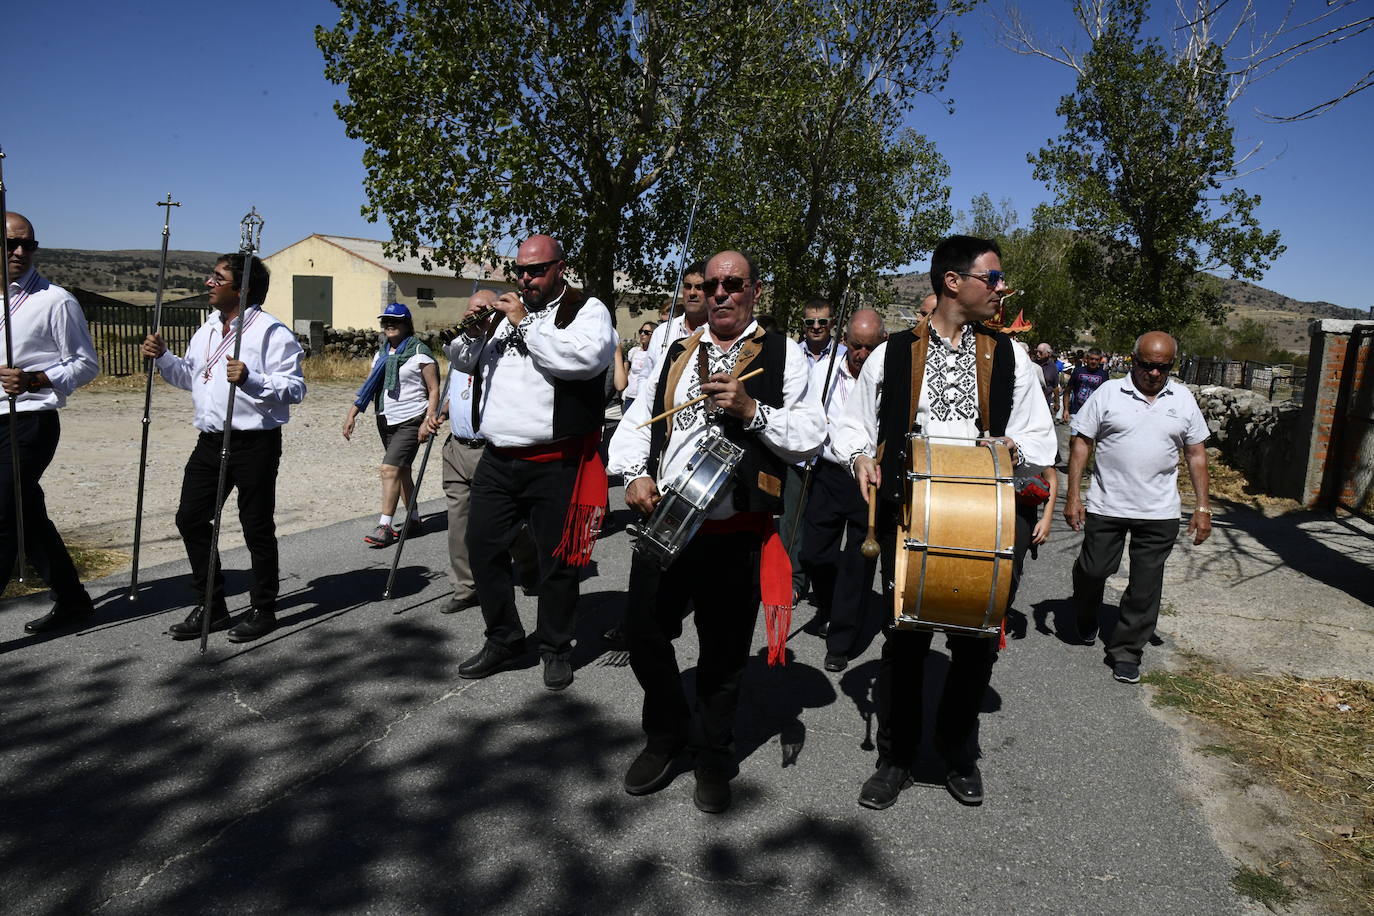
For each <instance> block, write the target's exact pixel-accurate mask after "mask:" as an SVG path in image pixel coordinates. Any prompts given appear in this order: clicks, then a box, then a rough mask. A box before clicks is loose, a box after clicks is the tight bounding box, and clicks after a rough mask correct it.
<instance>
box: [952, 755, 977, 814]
mask: <svg viewBox="0 0 1374 916" xmlns="http://www.w3.org/2000/svg"><path fill="white" fill-rule="evenodd" d="M945 788H946V789H949V794H950V795H953V796H954V797H955V798H956V799H958V800H959V802H960V803H961V804H965V805H981V804H982V803H983V774H982V773H980V772H978V766H977V765H976V764H969V765H968V766H966V767H956V768H954V769H952V770H950V771H949V773H948V774H947V775H946V776H945Z"/></svg>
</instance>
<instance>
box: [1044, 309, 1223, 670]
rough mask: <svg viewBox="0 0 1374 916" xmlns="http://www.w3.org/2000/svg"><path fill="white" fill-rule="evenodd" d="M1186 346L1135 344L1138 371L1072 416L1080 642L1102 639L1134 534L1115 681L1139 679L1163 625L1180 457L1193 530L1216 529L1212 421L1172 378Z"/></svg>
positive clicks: (1068, 504)
mask: <svg viewBox="0 0 1374 916" xmlns="http://www.w3.org/2000/svg"><path fill="white" fill-rule="evenodd" d="M1177 352H1178V344H1177V343H1176V342H1175V341H1174V339H1173V337H1171V336H1169V335H1168V334H1165V333H1164V332H1163V331H1151V332H1150V333H1148V334H1143V335H1141V337H1140V338H1139V339H1138V340H1137V341H1136V342H1135V350H1134V351H1133V358H1132V363H1131V371H1130V374H1129V375H1127V376H1126V377H1125V378H1123V379H1117V380H1114V381H1108V382H1106V383H1105V384H1103V385H1102V386H1101V387H1100V388H1098V389H1097V391H1095V392H1094V393H1093V395H1092V397H1090V398H1088V401H1087V403H1085V404H1084V405H1083V407H1082V409H1080V410H1079V411H1078V413H1076V414H1075V415H1074V418H1073V427H1072V429H1071V432H1072V434H1073V440H1072V441H1073V445H1072V447H1071V451H1070V453H1069V484H1068V495H1067V497H1066V499H1065V500H1064V518H1065V520H1066V521H1068V523H1069V525H1070V527H1072V528H1073V529H1074V530H1075V531H1078V530H1082V531H1083V544H1082V547H1081V548H1080V549H1079V554H1078V560H1077V562H1075V563H1074V565H1073V600H1074V605H1075V607H1076V610H1077V623H1078V631H1079V636H1080V637H1081V638H1082V641H1083V642H1084V643H1085V644H1087V645H1093V644H1094V643H1095V642H1096V641H1097V617H1098V612H1099V611H1100V610H1101V607H1102V592H1103V587H1104V585H1105V583H1106V580H1107V577H1108V576H1111V575H1113V574H1114V573H1115V572H1116V570H1117V567H1118V566H1119V565H1120V563H1121V553H1122V550H1123V549H1124V548H1125V545H1126V540H1127V538H1128V537H1129V539H1130V542H1131V571H1130V579H1129V582H1128V583H1127V585H1126V591H1125V592H1124V593H1123V594H1122V596H1121V602H1120V606H1121V612H1120V616H1119V617H1118V619H1117V624H1116V627H1115V628H1114V629H1113V630H1112V636H1111V639H1110V641H1108V642H1107V645H1106V652H1107V663H1108V664H1110V665H1111V666H1112V677H1114V678H1115V679H1116V680H1117V681H1119V682H1121V683H1123V684H1137V683H1139V682H1140V659H1141V657H1142V655H1143V654H1144V651H1145V644H1146V643H1147V642H1149V640H1150V637H1151V636H1153V635H1154V632H1155V624H1156V623H1157V622H1158V621H1159V602H1160V597H1161V594H1162V592H1163V588H1164V563H1165V561H1166V560H1168V559H1169V554H1170V552H1171V551H1172V550H1173V549H1174V541H1175V540H1176V539H1177V538H1178V520H1179V508H1180V504H1179V494H1178V456H1179V453H1182V454H1183V456H1184V459H1185V460H1186V461H1187V462H1188V476H1189V478H1190V479H1191V480H1192V483H1193V492H1194V493H1196V494H1197V507H1196V508H1195V509H1194V510H1193V514H1192V517H1191V518H1190V519H1189V520H1188V534H1189V535H1190V536H1192V538H1193V543H1194V544H1201V543H1202V542H1203V541H1205V540H1207V536H1208V535H1209V534H1211V533H1212V510H1211V508H1210V506H1209V505H1208V496H1207V487H1208V477H1207V448H1206V442H1207V435H1208V429H1207V421H1206V420H1205V419H1203V416H1202V411H1201V410H1199V409H1198V406H1197V401H1196V400H1195V399H1194V398H1193V394H1192V392H1191V391H1189V390H1188V389H1187V388H1186V387H1184V386H1183V385H1181V384H1179V383H1177V382H1173V381H1171V380H1170V379H1169V372H1170V370H1171V369H1173V366H1174V357H1175V355H1176V354H1177ZM1094 452H1096V453H1097V462H1096V466H1095V467H1094V468H1093V477H1092V484H1091V485H1090V487H1089V488H1088V496H1087V500H1086V501H1085V500H1084V499H1083V498H1082V497H1081V496H1080V495H1079V486H1080V483H1081V482H1082V480H1083V472H1084V470H1085V469H1086V468H1087V465H1088V457H1089V456H1090V455H1092V454H1093V453H1094Z"/></svg>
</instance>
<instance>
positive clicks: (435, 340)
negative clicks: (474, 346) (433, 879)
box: [296, 328, 442, 360]
mask: <svg viewBox="0 0 1374 916" xmlns="http://www.w3.org/2000/svg"><path fill="white" fill-rule="evenodd" d="M415 336H416V337H418V338H420V340H422V341H424V343H426V344H427V345H428V346H429V348H430V349H431V350H434V351H435V352H436V353H437V352H438V350H439V348H440V347H441V346H442V343H441V341H440V340H439V332H438V331H416V332H415ZM296 339H297V340H299V341H300V342H301V346H302V347H304V348H305V354H306V356H312V355H314V354H313V353H312V352H311V347H310V337H309V335H305V334H299V333H298V334H297V335H296ZM380 346H381V332H380V331H378V330H376V329H373V328H368V329H365V330H361V331H359V330H355V329H354V328H326V329H325V331H324V352H325V353H337V354H339V355H341V356H349V357H356V358H358V359H367V360H370V359H372V357H374V356H376V355H377V349H378V347H380Z"/></svg>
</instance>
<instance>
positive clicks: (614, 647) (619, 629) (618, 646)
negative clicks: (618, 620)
mask: <svg viewBox="0 0 1374 916" xmlns="http://www.w3.org/2000/svg"><path fill="white" fill-rule="evenodd" d="M601 638H602V639H603V640H604V641H605V643H606V648H607V649H608V650H610V651H611V652H624V651H625V649H626V648H628V644H627V643H626V642H625V628H624V627H623V626H621V625H620V624H616V625H615V626H613V627H609V628H607V629H606V630H605V631H604V632H602V634H601Z"/></svg>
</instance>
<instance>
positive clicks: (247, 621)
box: [229, 607, 277, 642]
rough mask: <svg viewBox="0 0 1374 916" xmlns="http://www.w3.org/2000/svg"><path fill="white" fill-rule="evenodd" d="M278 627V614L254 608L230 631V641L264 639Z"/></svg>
mask: <svg viewBox="0 0 1374 916" xmlns="http://www.w3.org/2000/svg"><path fill="white" fill-rule="evenodd" d="M276 628H277V615H276V614H274V613H273V612H272V611H267V610H263V609H262V608H257V607H255V608H253V609H252V610H251V611H249V612H248V613H247V614H245V615H244V616H243V619H242V620H240V621H239V622H238V623H237V624H235V626H234V628H233V629H232V630H230V631H229V641H230V642H252V641H253V640H255V639H262V638H263V637H264V636H266V635H267V634H268V633H271V632H272V631H273V630H275V629H276Z"/></svg>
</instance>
